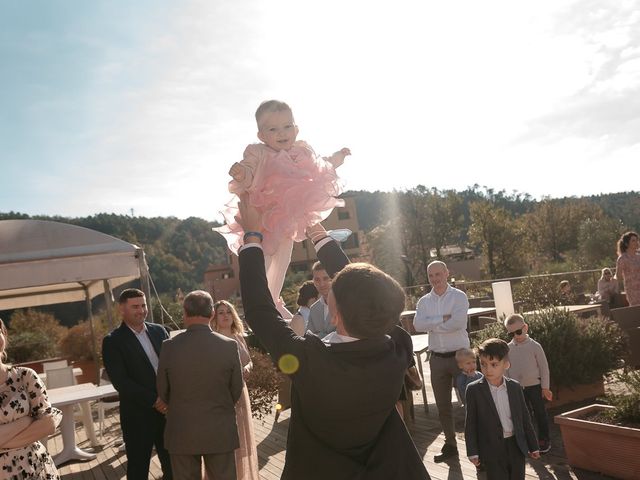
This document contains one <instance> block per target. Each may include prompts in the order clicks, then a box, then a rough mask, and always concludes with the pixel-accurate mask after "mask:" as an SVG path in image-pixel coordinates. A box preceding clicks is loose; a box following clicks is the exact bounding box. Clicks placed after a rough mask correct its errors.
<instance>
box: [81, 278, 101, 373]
mask: <svg viewBox="0 0 640 480" xmlns="http://www.w3.org/2000/svg"><path fill="white" fill-rule="evenodd" d="M84 294H85V298H86V303H87V315H88V318H89V326H90V327H91V344H92V347H93V362H94V363H95V366H96V376H95V382H94V383H95V384H96V385H99V384H100V359H99V358H98V346H97V344H96V330H95V327H94V325H93V308H92V307H91V296H90V295H89V288H88V287H87V286H86V285H85V286H84Z"/></svg>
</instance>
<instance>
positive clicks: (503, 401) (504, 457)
mask: <svg viewBox="0 0 640 480" xmlns="http://www.w3.org/2000/svg"><path fill="white" fill-rule="evenodd" d="M478 355H479V357H480V369H481V370H482V373H483V375H484V378H481V379H480V380H476V381H475V382H473V383H470V384H469V385H468V386H467V392H466V395H465V405H466V418H465V425H464V436H465V440H466V443H467V456H468V457H469V460H470V461H471V462H472V463H473V464H474V465H475V466H476V467H479V466H480V465H481V464H482V465H483V466H484V468H485V470H486V472H487V478H491V479H509V480H516V479H517V480H523V479H524V475H525V462H524V461H525V457H526V455H529V456H530V457H531V458H540V452H539V451H538V441H537V439H536V433H535V431H534V430H533V425H532V424H531V417H530V416H529V413H528V412H527V406H526V404H525V401H524V394H523V393H522V387H520V384H519V383H518V382H516V381H515V380H512V379H510V378H506V377H505V376H504V373H505V371H506V370H507V369H508V368H509V345H507V342H505V341H504V340H500V339H498V338H490V339H489V340H486V341H485V342H483V343H482V344H481V345H480V347H478Z"/></svg>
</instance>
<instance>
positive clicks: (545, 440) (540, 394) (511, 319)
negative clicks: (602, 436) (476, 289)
mask: <svg viewBox="0 0 640 480" xmlns="http://www.w3.org/2000/svg"><path fill="white" fill-rule="evenodd" d="M504 326H505V327H506V329H507V332H509V336H510V337H512V338H513V340H511V341H510V342H509V360H510V361H511V368H509V372H508V375H509V377H511V378H513V379H515V380H517V381H518V382H520V385H522V388H524V398H525V400H526V401H527V406H528V407H529V412H530V413H531V415H532V416H533V417H535V422H536V424H537V425H538V439H539V446H540V453H547V452H548V451H549V450H550V449H551V443H550V442H549V420H548V419H547V410H546V408H545V406H544V400H545V399H547V400H549V401H551V399H552V398H553V394H552V393H551V390H549V364H548V363H547V357H546V355H545V354H544V350H543V349H542V346H541V345H540V344H539V343H538V342H536V341H535V340H533V339H532V338H530V337H529V335H528V332H529V325H527V324H526V323H525V321H524V318H523V317H522V315H518V314H517V313H516V314H513V315H509V316H508V317H507V318H506V319H505V321H504Z"/></svg>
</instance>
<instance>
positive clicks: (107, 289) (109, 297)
mask: <svg viewBox="0 0 640 480" xmlns="http://www.w3.org/2000/svg"><path fill="white" fill-rule="evenodd" d="M102 287H103V288H104V303H105V305H106V307H107V322H108V323H109V331H111V330H113V328H114V326H113V324H114V321H113V304H114V300H113V291H112V290H111V285H109V280H107V279H105V280H103V281H102Z"/></svg>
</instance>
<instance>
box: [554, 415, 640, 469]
mask: <svg viewBox="0 0 640 480" xmlns="http://www.w3.org/2000/svg"><path fill="white" fill-rule="evenodd" d="M610 408H613V407H611V406H608V405H597V404H596V405H589V406H587V407H582V408H578V409H577V410H572V411H570V412H565V413H562V414H560V415H556V417H555V423H557V424H558V425H560V431H561V432H562V442H563V443H564V449H565V452H566V454H567V459H568V461H569V464H571V465H572V466H574V467H578V468H583V469H585V470H591V471H593V472H600V473H603V474H605V475H609V476H612V477H616V478H621V479H629V480H631V479H638V478H640V454H638V452H640V429H638V428H628V427H619V426H616V425H607V424H604V423H596V422H590V421H587V420H582V417H584V416H585V415H588V414H589V413H591V412H597V411H601V410H605V409H610Z"/></svg>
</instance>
